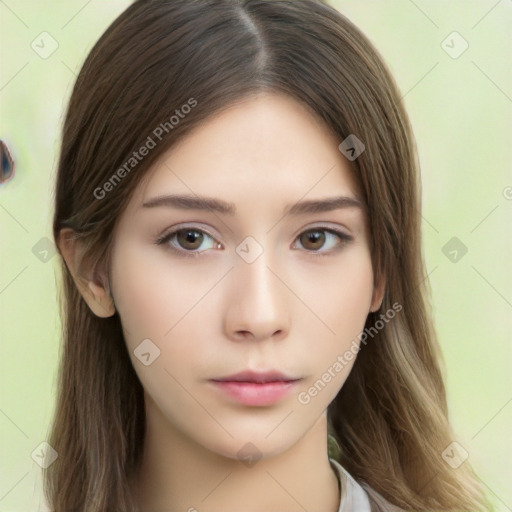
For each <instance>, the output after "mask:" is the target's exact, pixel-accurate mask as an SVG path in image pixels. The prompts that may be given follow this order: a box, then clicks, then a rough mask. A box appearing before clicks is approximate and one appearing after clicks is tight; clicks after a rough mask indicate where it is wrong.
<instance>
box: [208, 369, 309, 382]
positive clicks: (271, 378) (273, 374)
mask: <svg viewBox="0 0 512 512" xmlns="http://www.w3.org/2000/svg"><path fill="white" fill-rule="evenodd" d="M211 380H213V381H216V382H229V381H231V382H255V383H265V382H292V381H295V380H299V379H298V378H295V377H289V376H288V375H285V374H284V373H281V372H278V371H275V370H271V371H268V372H253V371H243V372H239V373H235V374H233V375H228V376H227V377H219V378H217V379H211Z"/></svg>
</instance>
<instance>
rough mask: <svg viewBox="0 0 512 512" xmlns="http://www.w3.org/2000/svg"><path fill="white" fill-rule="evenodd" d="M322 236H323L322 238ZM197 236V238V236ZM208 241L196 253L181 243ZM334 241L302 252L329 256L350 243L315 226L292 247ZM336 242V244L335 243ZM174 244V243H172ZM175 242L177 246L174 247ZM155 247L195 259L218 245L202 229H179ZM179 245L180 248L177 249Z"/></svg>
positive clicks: (333, 231) (341, 235)
mask: <svg viewBox="0 0 512 512" xmlns="http://www.w3.org/2000/svg"><path fill="white" fill-rule="evenodd" d="M322 234H323V236H322ZM197 235H199V236H197ZM318 235H321V236H318ZM208 239H210V240H211V244H210V246H209V247H207V248H206V249H204V250H201V251H198V250H196V249H197V247H193V248H192V249H190V247H189V248H188V249H187V248H184V247H183V245H181V244H182V243H185V244H191V245H194V244H197V243H199V247H201V245H203V243H204V242H205V241H207V240H208ZM333 239H334V243H335V245H334V246H333V247H330V248H328V250H318V248H315V247H314V248H313V249H307V248H306V249H304V252H306V253H308V254H310V255H312V256H313V257H318V256H329V255H333V254H334V253H336V252H337V251H338V250H340V249H342V248H343V247H344V246H345V245H347V244H348V243H350V242H351V241H352V240H353V238H352V237H351V236H349V235H347V234H346V233H344V232H343V231H340V230H337V229H334V228H331V227H329V228H327V227H324V226H316V227H313V228H310V229H307V230H305V231H302V232H301V233H300V234H299V235H298V236H297V237H296V239H295V243H294V245H296V242H300V243H301V244H302V245H303V246H304V244H309V243H310V242H313V244H315V243H318V242H320V245H321V247H320V249H323V248H324V247H325V245H329V243H328V242H332V241H333ZM336 241H337V243H336ZM173 242H175V243H173ZM176 242H177V245H178V246H177V245H176ZM153 243H154V244H155V245H165V246H166V247H165V248H166V250H169V251H171V252H172V253H174V254H176V255H178V256H183V257H189V258H190V257H191V258H197V257H200V256H202V255H203V253H206V252H207V251H208V250H209V249H214V248H215V247H217V246H218V245H219V244H220V243H219V242H218V241H217V240H216V239H215V238H214V237H213V236H212V235H210V234H209V233H207V232H206V231H204V230H203V229H199V228H196V227H180V228H177V229H174V230H172V231H170V232H168V233H166V234H164V235H163V236H161V237H159V238H158V239H156V240H155V241H154V242H153ZM180 245H181V247H179V246H180ZM331 245H332V243H331Z"/></svg>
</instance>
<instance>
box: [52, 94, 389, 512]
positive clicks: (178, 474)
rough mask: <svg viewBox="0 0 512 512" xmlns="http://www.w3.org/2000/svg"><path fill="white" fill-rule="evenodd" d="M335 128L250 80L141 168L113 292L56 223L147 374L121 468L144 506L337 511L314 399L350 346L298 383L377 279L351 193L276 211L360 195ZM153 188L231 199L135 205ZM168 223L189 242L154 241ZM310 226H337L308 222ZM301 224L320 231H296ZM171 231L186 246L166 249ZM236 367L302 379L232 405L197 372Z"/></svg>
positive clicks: (85, 282)
mask: <svg viewBox="0 0 512 512" xmlns="http://www.w3.org/2000/svg"><path fill="white" fill-rule="evenodd" d="M198 108H200V105H199V107H198ZM340 142H341V140H338V138H337V137H335V136H333V135H332V134H331V133H330V132H329V131H328V130H327V128H326V127H325V126H324V125H323V124H322V123H321V122H320V121H319V120H318V119H317V118H316V117H314V116H313V115H312V114H311V113H310V111H309V110H307V109H306V108H305V107H303V106H302V105H301V104H300V103H298V102H296V101H295V100H294V99H292V98H290V97H287V96H284V95H279V94H268V93H266V94H259V95H257V96H254V97H252V98H250V99H247V100H244V101H243V102H239V103H237V104H235V105H233V106H232V107H230V108H229V109H227V110H225V111H224V112H222V113H221V114H218V115H216V116H214V117H212V118H210V119H209V120H208V121H207V122H206V123H204V124H203V125H201V126H200V127H199V128H196V130H195V131H193V132H191V133H190V134H189V135H188V136H187V137H186V138H185V139H183V140H182V141H181V142H180V143H179V145H177V146H174V147H173V148H171V150H169V151H168V152H167V153H166V154H165V155H164V158H162V159H161V160H160V161H159V162H158V163H157V164H156V165H155V166H154V168H152V169H151V170H150V172H149V173H148V175H147V176H146V178H145V180H144V182H143V184H142V185H141V186H140V187H139V189H138V190H137V191H136V193H135V195H134V196H133V197H132V198H131V200H130V203H129V205H128V207H127V209H126V210H125V212H124V213H123V215H122V217H121V218H120V221H119V223H118V225H117V228H116V232H115V237H114V250H113V259H112V265H111V269H110V270H111V275H110V292H111V295H109V290H108V286H104V285H103V284H102V283H104V281H101V279H99V277H98V275H97V274H95V273H93V272H92V270H91V271H90V272H89V273H87V272H86V273H85V277H79V276H78V274H77V272H76V262H77V261H79V253H78V251H77V250H76V248H75V247H74V245H73V244H72V243H70V242H67V241H66V237H63V242H62V245H61V249H62V252H63V255H64V257H65V259H66V262H67V263H68V266H69V267H70V270H71V271H72V273H73V275H74V276H75V282H76V283H77V286H78V287H79V289H80V291H81V293H82V295H83V297H84V299H85V300H86V301H87V303H88V305H89V307H90V308H91V310H92V311H93V312H94V313H95V314H97V315H98V316H101V317H107V316H110V315H111V314H114V311H115V310H114V308H117V310H118V312H119V314H120V317H121V321H122V325H123V331H124V334H125V340H126V344H127V348H128V350H129V353H130V357H131V359H132V362H133V365H134V368H135V370H136V372H137V375H138V377H139V378H140V380H141V382H142V385H143V386H144V389H145V400H146V402H145V403H146V422H147V437H146V440H145V446H144V457H143V464H142V467H141V472H140V477H139V478H138V479H137V481H135V482H134V488H135V490H136V493H137V497H138V501H139V503H140V505H141V507H142V509H143V510H145V511H163V510H165V511H190V512H192V511H194V510H198V511H201V510H208V512H240V511H241V510H243V511H244V512H257V511H258V512H260V511H261V510H269V511H270V510H279V511H281V512H285V511H287V512H296V511H297V512H298V511H303V510H304V509H306V510H310V511H319V510H322V511H329V512H336V511H337V510H338V507H339V500H340V496H339V492H338V483H337V478H336V476H335V474H334V472H333V470H332V468H331V467H330V464H329V461H328V455H327V443H326V439H327V416H326V408H327V406H328V405H329V403H330V402H331V401H332V400H333V399H334V398H335V396H336V394H337V393H338V391H339V390H340V388H341V387H342V385H343V383H344V382H345V380H346V378H347V376H348V374H349V372H350V370H351V368H352V366H353V363H354V360H355V359H353V360H352V361H351V362H350V363H348V364H346V365H345V366H344V367H343V370H341V371H338V372H335V377H334V378H332V379H331V380H330V382H329V383H328V384H327V385H326V386H325V388H324V389H323V390H322V391H320V392H318V394H317V395H316V396H314V397H312V398H311V400H310V402H309V403H308V404H302V403H300V402H299V400H298V394H299V393H300V392H302V391H307V390H308V389H309V388H310V387H311V386H313V384H314V383H315V381H317V380H318V379H320V378H321V377H322V375H323V374H324V373H325V372H326V371H327V369H328V368H330V367H332V366H333V363H334V362H335V361H336V358H337V357H338V356H339V355H340V354H343V353H344V352H345V351H346V350H347V349H348V348H349V347H350V345H351V344H352V343H353V341H354V339H356V340H357V335H358V333H360V332H361V331H362V330H363V328H364V324H365V319H366V317H367V315H368V313H369V312H370V311H375V310H376V309H378V308H379V307H380V304H381V301H382V296H383V293H384V283H377V286H374V273H373V269H372V264H371V258H370V249H369V238H368V225H367V222H368V221H367V217H366V213H365V210H364V208H357V207H345V208H340V209H336V210H333V211H327V212H322V213H306V214H300V215H285V216H283V210H284V208H285V207H286V206H288V205H293V204H294V203H296V202H298V201H301V200H310V199H325V198H329V197H334V196H348V197H351V198H358V197H359V191H358V188H357V185H356V182H355V180H354V178H353V176H352V174H351V170H350V167H349V162H348V161H347V160H346V159H345V157H344V156H343V155H342V153H341V152H340V151H339V150H338V145H339V144H340ZM165 194H191V195H193V196H195V195H198V196H208V197H214V198H217V199H222V200H224V201H227V202H230V203H233V204H234V205H235V206H236V214H235V215H234V216H229V215H226V214H223V213H219V212H212V211H208V210H204V211H202V210H185V209H178V208H171V207H165V206H161V207H154V208H143V207H142V206H141V205H142V203H144V202H145V201H147V200H148V199H151V198H155V197H157V196H161V195H165ZM104 200H108V198H106V199H104ZM182 223H186V226H181V225H180V228H182V227H188V228H192V227H193V228H195V229H200V230H202V231H200V232H199V233H197V234H196V237H197V236H199V237H200V235H201V233H202V234H203V239H202V242H201V240H199V241H198V242H193V239H192V242H191V241H190V239H186V238H185V239H184V237H182V238H180V239H178V237H176V236H175V237H174V238H173V239H172V241H168V242H167V245H156V244H155V243H154V242H155V240H156V239H157V238H158V237H159V236H161V235H162V234H165V233H167V232H169V231H170V228H171V227H173V226H177V225H178V224H182ZM319 225H320V226H321V227H322V228H323V229H324V230H325V229H326V228H332V229H339V230H340V231H342V232H343V233H345V234H346V235H348V236H350V237H351V240H350V241H348V242H346V243H344V241H343V240H340V239H338V238H337V236H336V235H334V234H329V232H327V231H322V230H320V232H319V233H318V232H317V231H315V230H314V228H316V229H317V230H318V229H320V227H319ZM308 230H312V231H314V232H317V235H319V236H320V240H315V239H313V240H311V239H308V237H307V236H305V235H304V236H302V237H301V236H300V235H301V234H303V233H304V232H306V231H308ZM248 236H251V237H253V238H254V239H255V240H256V241H257V242H258V243H259V244H260V246H261V247H262V249H263V253H262V254H261V255H260V256H259V257H258V258H257V259H255V260H254V261H253V262H251V263H248V262H247V261H246V260H244V259H243V258H242V257H241V256H239V254H238V253H237V252H236V251H235V250H236V249H237V247H239V246H240V244H241V242H243V241H244V239H245V238H246V237H248ZM322 237H325V238H322ZM180 242H181V245H180ZM218 243H220V244H221V245H220V246H218V245H217V244H218ZM171 245H174V246H175V247H176V248H177V250H180V249H181V251H182V252H186V251H187V250H188V251H189V252H194V251H195V252H196V253H198V252H199V253H200V255H199V256H197V257H188V258H187V257H184V256H179V255H177V254H175V253H173V252H172V251H171V250H170V249H169V247H170V246H171ZM242 247H244V245H243V244H242ZM245 248H246V249H247V248H248V254H254V251H255V250H256V249H255V246H253V245H251V246H246V247H245ZM251 251H252V252H251ZM148 338H149V339H150V340H151V341H152V343H153V344H154V345H155V346H157V347H158V348H159V350H160V355H159V357H157V358H156V359H155V360H154V361H153V362H152V363H151V364H150V365H148V366H145V365H144V364H142V363H141V361H140V360H139V359H138V357H136V356H135V354H134V350H135V349H136V348H137V346H139V344H140V343H141V342H142V340H144V339H148ZM246 369H252V370H255V371H264V370H270V369H275V370H279V371H281V372H284V373H286V374H287V375H290V376H293V377H297V378H302V380H301V381H300V383H299V385H297V386H296V389H295V390H294V392H293V393H291V394H290V395H289V396H287V397H285V398H283V399H281V400H280V401H278V402H277V403H275V404H272V405H269V406H246V405H241V404H240V403H237V402H234V401H233V400H231V399H229V398H228V397H226V396H225V395H224V394H222V393H221V392H219V391H218V390H217V389H216V388H215V387H214V386H212V384H211V383H210V382H208V379H211V378H214V377H223V376H227V375H230V374H233V373H236V372H239V371H242V370H246ZM247 443H252V445H251V447H252V448H247ZM244 446H245V447H246V450H249V451H250V450H252V451H253V452H254V455H255V458H256V459H258V458H259V457H261V458H259V460H257V461H256V463H255V464H253V465H252V466H250V467H249V466H247V465H246V464H244V463H242V462H241V460H240V455H238V452H239V450H240V449H241V448H242V447H244ZM254 447H255V448H254ZM170 504H172V506H171V505H170Z"/></svg>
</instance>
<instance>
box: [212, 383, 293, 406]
mask: <svg viewBox="0 0 512 512" xmlns="http://www.w3.org/2000/svg"><path fill="white" fill-rule="evenodd" d="M210 382H211V383H212V384H213V385H214V386H215V387H216V388H217V389H219V390H220V391H222V392H223V393H224V394H225V395H227V396H229V397H231V398H234V399H235V400H236V401H237V402H239V403H241V404H243V405H249V406H258V405H259V406H262V405H271V404H274V403H276V402H278V401H279V400H281V399H283V398H285V397H286V396H287V395H289V394H290V392H291V391H292V390H293V389H294V388H295V387H296V385H297V384H298V382H299V381H298V380H295V381H277V382H265V383H261V384H257V383H255V382H236V381H210Z"/></svg>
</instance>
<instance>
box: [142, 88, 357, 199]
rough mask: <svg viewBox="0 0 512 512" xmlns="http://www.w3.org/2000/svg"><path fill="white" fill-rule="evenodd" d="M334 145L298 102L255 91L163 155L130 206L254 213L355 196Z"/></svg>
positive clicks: (333, 138) (344, 163)
mask: <svg viewBox="0 0 512 512" xmlns="http://www.w3.org/2000/svg"><path fill="white" fill-rule="evenodd" d="M196 108H201V104H200V103H199V105H198V107H196ZM340 142H341V140H338V137H336V136H335V135H334V134H333V133H332V132H331V131H330V130H329V129H328V128H327V127H326V126H325V125H324V124H323V123H322V122H321V120H320V119H319V118H318V117H317V116H316V115H313V114H312V113H311V112H310V110H309V109H308V108H306V107H305V106H304V105H303V104H302V103H299V102H298V101H297V100H295V99H293V98H291V97H290V96H286V95H283V94H276V93H272V94H270V93H262V94H259V95H257V96H254V97H251V98H249V99H245V100H243V101H241V102H238V103H236V104H234V105H231V106H230V107H229V108H227V109H226V110H224V111H222V112H221V113H219V114H217V115H215V116H212V117H211V118H209V119H207V120H206V121H205V122H203V123H202V124H201V125H199V126H198V127H196V128H195V129H194V130H193V131H192V132H190V133H189V134H188V135H187V136H186V137H185V138H184V139H182V140H181V141H180V142H179V143H178V144H177V145H175V146H173V147H172V148H171V149H169V150H168V151H167V152H166V153H164V154H163V155H162V157H161V158H160V159H159V161H158V162H157V163H156V164H155V165H154V166H153V168H152V169H150V170H149V171H148V174H147V176H146V177H145V179H144V182H143V184H142V185H141V187H139V189H138V191H137V193H136V194H135V196H136V197H134V199H133V201H132V203H133V204H132V207H133V208H140V207H141V205H142V203H144V202H145V201H147V200H148V199H151V198H154V197H157V196H161V195H163V194H166V193H180V194H187V195H199V196H209V197H212V196H214V197H219V198H222V199H224V200H226V201H229V202H231V203H234V204H241V205H245V206H249V205H252V207H254V208H256V209H257V208H258V207H261V206H263V204H264V202H271V203H272V204H283V203H286V204H289V203H290V202H294V201H298V200H299V199H301V198H302V199H308V198H309V196H311V198H318V197H325V196H333V195H346V196H352V197H358V196H359V194H358V187H357V183H356V181H355V178H354V176H353V172H352V169H351V167H350V164H349V162H348V161H347V160H346V158H345V157H344V156H343V155H342V153H341V152H340V151H339V149H338V145H339V144H340Z"/></svg>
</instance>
